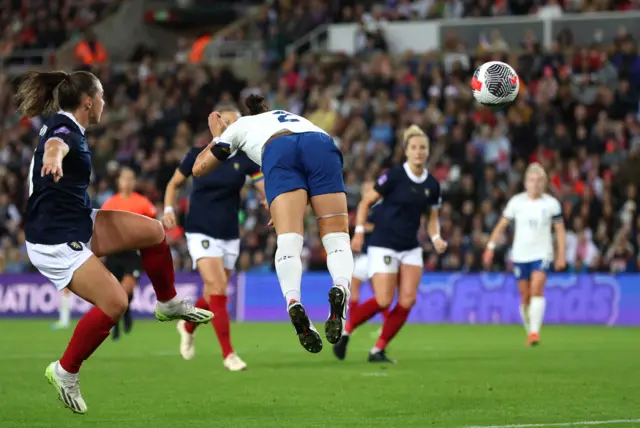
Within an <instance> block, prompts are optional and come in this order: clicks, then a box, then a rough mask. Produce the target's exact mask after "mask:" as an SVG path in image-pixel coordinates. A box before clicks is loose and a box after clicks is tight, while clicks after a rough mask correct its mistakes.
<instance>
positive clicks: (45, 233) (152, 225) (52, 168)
mask: <svg viewBox="0 0 640 428" xmlns="http://www.w3.org/2000/svg"><path fill="white" fill-rule="evenodd" d="M17 100H18V102H19V106H20V111H21V112H22V113H24V114H25V115H26V116H28V117H34V116H38V115H44V116H46V115H51V116H50V117H48V118H46V119H45V121H44V124H43V126H42V128H41V129H40V139H39V141H38V145H37V148H36V150H35V153H34V155H33V160H32V162H31V167H30V171H29V200H28V204H27V214H26V222H25V233H26V240H27V252H28V255H29V259H30V260H31V263H32V264H33V265H34V266H35V267H36V268H37V269H38V270H39V271H40V273H42V274H43V275H44V276H45V277H46V278H47V279H48V280H49V281H51V282H52V283H53V284H54V285H55V286H56V287H57V288H58V290H63V289H65V288H69V289H70V290H71V292H73V293H74V294H76V295H77V296H79V297H80V298H82V299H84V300H86V301H88V302H91V303H93V304H94V305H95V307H93V308H92V309H91V310H90V311H89V312H87V313H86V314H85V315H84V316H83V317H82V318H81V319H80V321H79V322H78V324H77V326H76V328H75V330H74V332H73V335H72V336H71V340H70V341H69V344H68V346H67V349H66V350H65V352H64V354H63V355H62V358H61V359H60V360H59V361H54V362H53V363H51V364H50V365H49V366H48V367H47V369H46V372H45V375H46V377H47V379H48V380H49V382H50V383H51V384H52V385H53V386H54V387H55V388H56V391H57V392H58V395H59V398H60V400H61V401H62V402H63V403H64V405H65V406H66V407H68V408H69V409H71V410H72V411H74V412H76V413H85V412H86V411H87V405H86V403H85V401H84V399H83V398H82V395H81V393H80V388H79V385H78V371H79V370H80V366H81V365H82V363H83V362H84V361H85V360H86V359H87V358H89V357H90V356H91V354H93V352H94V351H95V350H96V349H97V348H98V347H99V346H100V344H101V343H102V342H104V340H105V339H106V338H107V336H109V331H110V330H111V328H112V327H113V326H114V325H115V324H116V322H117V321H118V320H119V319H120V317H121V316H122V315H123V314H124V312H125V311H126V310H127V306H128V299H127V293H126V292H125V291H124V289H123V288H122V286H121V285H120V283H119V282H118V281H117V280H116V279H115V278H114V276H113V275H112V274H111V273H110V272H109V271H108V270H107V269H106V268H105V266H104V265H103V264H102V263H101V262H100V260H99V259H98V257H102V256H107V255H109V254H114V253H120V252H122V251H130V250H136V249H140V254H141V259H142V265H143V267H144V270H145V271H146V273H147V275H148V276H149V278H150V279H151V283H152V284H153V288H154V290H155V292H156V296H157V298H158V303H157V305H156V309H155V313H156V318H157V319H158V320H160V321H169V320H174V319H185V320H188V321H195V322H208V321H210V320H211V318H212V317H213V314H212V313H211V312H209V311H205V310H201V309H197V308H194V307H193V306H191V305H189V304H188V303H187V302H185V301H181V300H180V299H179V298H178V297H177V295H176V290H175V287H174V272H173V262H172V259H171V251H170V249H169V246H168V245H167V243H166V241H165V238H164V228H163V227H162V224H160V222H158V221H156V220H152V219H150V218H148V217H144V216H141V215H137V214H133V213H128V212H123V211H109V210H92V209H91V199H90V198H89V194H88V193H87V188H88V186H89V182H90V177H91V150H90V149H89V147H88V145H87V140H86V138H85V129H86V127H87V126H89V125H93V124H97V123H99V122H100V116H101V114H102V108H103V107H104V100H103V89H102V84H101V83H100V81H99V80H98V78H97V77H95V76H94V75H93V74H91V73H88V72H85V71H77V72H74V73H72V74H67V73H64V72H61V71H56V72H49V73H38V72H33V73H30V74H28V75H27V77H26V79H25V80H24V81H23V82H22V83H21V85H20V86H19V88H18V96H17Z"/></svg>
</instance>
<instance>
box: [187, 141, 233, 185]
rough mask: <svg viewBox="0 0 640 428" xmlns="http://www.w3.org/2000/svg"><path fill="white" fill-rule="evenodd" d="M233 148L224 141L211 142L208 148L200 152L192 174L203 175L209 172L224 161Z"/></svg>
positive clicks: (195, 175)
mask: <svg viewBox="0 0 640 428" xmlns="http://www.w3.org/2000/svg"><path fill="white" fill-rule="evenodd" d="M230 154H231V150H230V149H229V147H225V146H224V145H222V143H216V142H215V141H214V142H211V143H209V145H208V146H207V148H206V149H204V150H203V151H201V152H200V154H199V155H198V157H197V158H196V162H195V163H194V164H193V169H192V171H191V172H192V174H193V176H194V177H202V176H203V175H207V174H209V173H210V172H211V171H213V170H214V169H216V168H217V167H218V166H220V165H221V164H222V162H224V161H225V160H226V159H227V158H228V157H229V155H230Z"/></svg>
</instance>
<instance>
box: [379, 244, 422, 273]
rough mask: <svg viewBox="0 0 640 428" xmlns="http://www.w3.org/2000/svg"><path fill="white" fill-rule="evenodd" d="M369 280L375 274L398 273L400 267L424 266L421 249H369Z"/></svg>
mask: <svg viewBox="0 0 640 428" xmlns="http://www.w3.org/2000/svg"><path fill="white" fill-rule="evenodd" d="M367 256H368V257H369V278H371V277H373V275H375V274H376V273H398V270H399V268H400V265H410V266H420V267H421V268H422V267H423V266H424V260H423V258H422V248H421V247H417V248H414V249H412V250H406V251H396V250H392V249H390V248H382V247H369V250H368V251H367Z"/></svg>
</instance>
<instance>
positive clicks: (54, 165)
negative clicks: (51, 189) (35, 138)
mask: <svg viewBox="0 0 640 428" xmlns="http://www.w3.org/2000/svg"><path fill="white" fill-rule="evenodd" d="M68 153H69V146H68V145H67V143H65V142H64V141H62V140H61V139H59V138H51V139H49V140H47V142H46V143H45V144H44V155H43V156H42V169H41V170H40V175H42V176H45V175H51V176H53V181H54V182H55V183H57V182H58V181H60V179H61V178H62V159H64V157H65V156H66V155H67V154H68Z"/></svg>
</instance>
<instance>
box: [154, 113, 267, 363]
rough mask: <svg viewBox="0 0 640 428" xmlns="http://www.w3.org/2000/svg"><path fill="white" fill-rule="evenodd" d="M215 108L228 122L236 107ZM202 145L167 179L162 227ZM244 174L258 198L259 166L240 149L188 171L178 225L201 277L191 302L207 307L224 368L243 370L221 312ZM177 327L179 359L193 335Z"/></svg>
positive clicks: (236, 249)
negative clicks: (185, 208) (205, 169)
mask: <svg viewBox="0 0 640 428" xmlns="http://www.w3.org/2000/svg"><path fill="white" fill-rule="evenodd" d="M221 114H222V119H223V120H224V121H225V122H226V123H228V124H231V123H233V122H235V121H236V120H237V118H238V116H239V114H238V112H236V111H224V112H221ZM214 137H215V136H214ZM203 149H204V147H195V148H193V149H191V150H190V151H189V152H188V153H187V155H186V156H185V157H184V159H183V160H182V162H181V163H180V166H179V167H178V169H176V172H175V173H174V174H173V177H172V178H171V181H170V182H169V184H168V185H167V189H166V193H165V197H164V203H165V214H164V217H163V219H162V221H163V223H164V224H165V226H166V227H167V228H171V227H174V226H175V225H176V217H175V214H174V210H173V206H174V204H175V202H176V190H177V188H178V186H181V185H182V184H183V183H184V182H185V181H186V180H187V178H188V177H189V176H191V170H192V168H193V164H194V163H195V161H196V158H197V157H198V154H199V153H200V152H201V151H202V150H203ZM247 176H250V177H251V179H252V181H253V183H254V185H255V186H256V187H257V190H258V193H259V194H260V197H261V198H264V184H263V176H262V172H260V167H259V166H258V165H257V164H256V163H255V162H253V161H252V160H250V159H249V158H248V157H247V155H245V154H244V153H241V152H237V153H235V154H234V156H232V157H230V158H229V161H228V162H225V163H224V164H223V165H221V166H220V168H218V169H216V170H215V171H213V172H212V173H211V174H208V175H205V176H204V177H194V178H193V188H192V190H191V195H190V197H189V213H188V214H187V217H186V220H185V225H184V229H185V232H186V236H187V247H188V248H189V254H190V255H191V259H192V260H193V265H194V268H195V267H197V268H198V271H199V272H200V276H201V277H202V281H203V283H204V288H203V296H202V297H200V299H199V300H198V301H197V302H196V306H197V307H200V308H204V309H210V310H211V311H212V312H213V314H214V318H213V321H212V324H213V328H214V330H215V332H216V335H217V337H218V342H220V348H221V349H222V359H223V365H224V367H225V368H227V369H228V370H230V371H239V370H244V369H245V368H246V367H247V365H246V363H245V362H244V361H242V360H241V359H240V358H239V357H238V355H237V354H236V353H235V352H234V350H233V347H232V345H231V336H230V326H229V314H228V312H227V284H228V282H229V276H230V275H231V273H232V272H233V269H234V268H235V266H236V260H237V259H238V255H239V254H240V223H239V219H238V215H239V210H240V192H241V191H242V188H243V187H244V185H245V183H246V178H247ZM177 328H178V332H179V333H180V336H181V340H180V354H181V355H182V357H183V358H184V359H185V360H190V359H192V358H193V356H194V353H195V348H194V343H193V339H194V333H195V329H196V324H194V323H187V322H184V321H180V322H178V326H177Z"/></svg>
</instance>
